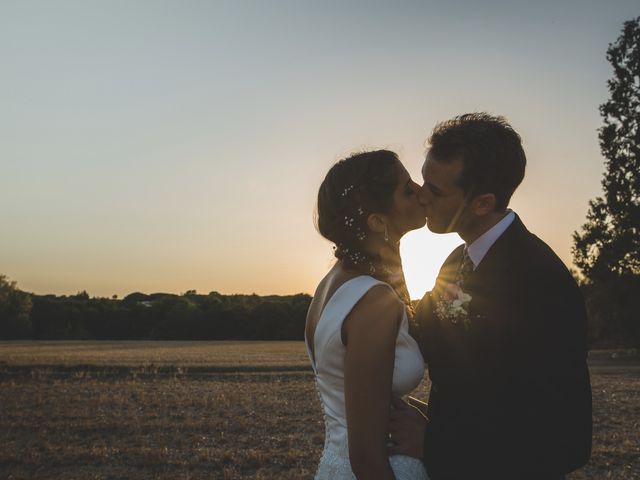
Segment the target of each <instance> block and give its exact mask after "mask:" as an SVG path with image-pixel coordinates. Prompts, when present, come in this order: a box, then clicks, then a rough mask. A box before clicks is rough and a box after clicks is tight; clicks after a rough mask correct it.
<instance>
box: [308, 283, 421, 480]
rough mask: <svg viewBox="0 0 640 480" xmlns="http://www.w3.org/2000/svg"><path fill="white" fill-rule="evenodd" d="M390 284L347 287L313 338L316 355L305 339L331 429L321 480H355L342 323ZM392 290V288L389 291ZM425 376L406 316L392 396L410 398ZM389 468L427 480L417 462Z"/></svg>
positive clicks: (401, 459) (403, 479)
mask: <svg viewBox="0 0 640 480" xmlns="http://www.w3.org/2000/svg"><path fill="white" fill-rule="evenodd" d="M380 284H381V285H387V286H389V285H388V284H386V283H384V282H381V281H379V280H376V279H375V278H373V277H370V276H368V275H361V276H359V277H355V278H352V279H350V280H348V281H346V282H345V283H344V284H342V285H341V286H340V287H339V288H338V289H337V290H336V291H335V293H334V294H333V296H332V297H331V298H330V299H329V300H328V301H327V303H326V305H325V307H324V310H323V311H322V314H321V316H320V319H319V320H318V324H317V326H316V330H315V333H314V336H313V346H314V349H313V351H314V353H315V359H314V355H312V354H311V350H310V348H309V344H308V342H307V340H306V336H305V345H306V346H307V353H308V354H309V359H310V361H311V366H312V367H313V371H314V373H315V379H316V388H317V390H318V394H319V396H320V402H321V403H322V409H323V413H324V423H325V442H324V451H323V452H322V457H321V459H320V464H319V465H318V469H317V471H316V476H315V479H316V480H343V479H355V478H356V477H355V476H354V474H353V472H352V471H351V464H350V462H349V447H348V443H347V419H346V414H345V404H344V355H345V350H346V349H345V346H344V344H343V343H342V336H341V329H342V322H343V321H344V319H345V317H346V316H347V315H348V314H349V312H351V310H352V309H353V307H354V306H355V305H356V303H358V301H359V300H360V299H361V298H362V297H363V296H364V294H365V293H367V292H368V291H369V289H371V288H372V287H373V286H375V285H380ZM389 288H391V286H389ZM423 376H424V360H423V358H422V355H421V353H420V349H419V348H418V345H417V344H416V342H415V340H414V339H413V338H412V337H411V336H410V335H409V324H408V320H407V316H406V314H405V315H404V316H403V318H402V324H401V325H400V329H399V332H398V337H397V339H396V352H395V364H394V367H393V382H392V390H393V392H394V393H395V394H397V395H405V394H407V393H409V392H411V391H412V390H413V389H415V388H416V387H417V386H418V384H419V383H420V382H421V381H422V378H423ZM389 463H390V464H391V468H392V470H393V473H394V475H395V478H396V479H398V480H425V479H427V473H426V471H425V468H424V465H423V464H422V462H421V461H420V460H419V459H417V458H413V457H408V456H404V455H393V456H391V457H389Z"/></svg>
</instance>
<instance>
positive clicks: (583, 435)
mask: <svg viewBox="0 0 640 480" xmlns="http://www.w3.org/2000/svg"><path fill="white" fill-rule="evenodd" d="M462 252H463V246H462V245H461V246H460V247H458V248H457V249H456V250H454V251H453V252H452V253H451V255H450V256H449V258H447V260H446V261H445V263H444V265H443V266H442V268H441V270H440V273H439V275H438V280H437V282H436V287H435V288H434V290H433V291H432V292H429V293H427V295H425V297H424V298H423V299H422V300H421V302H420V304H419V305H418V308H417V312H416V321H417V324H418V331H417V333H416V335H417V336H418V343H419V345H420V348H421V350H422V353H423V355H424V358H425V361H426V363H427V366H428V370H429V376H430V378H431V381H432V387H431V393H430V396H429V407H428V416H429V418H430V422H429V424H428V426H427V430H426V434H425V452H424V455H425V464H426V467H427V471H428V472H429V474H430V476H431V479H432V480H440V479H480V478H487V479H489V478H491V479H492V480H496V479H503V478H504V479H507V478H508V479H510V480H516V479H529V478H531V479H534V478H535V479H536V480H541V479H545V478H554V477H556V478H557V477H559V476H562V475H563V474H564V473H568V472H571V471H573V470H575V469H577V468H579V467H580V466H582V465H584V464H585V463H586V462H587V461H588V459H589V456H590V454H591V428H592V427H591V386H590V380H589V372H588V369H587V363H586V358H587V346H586V329H587V328H586V312H585V305H584V300H583V297H582V294H581V292H580V290H579V288H578V286H577V284H576V282H575V280H574V279H573V277H572V276H571V274H570V273H569V271H568V270H567V268H566V267H565V266H564V264H563V263H562V261H561V260H560V259H559V258H558V257H557V256H556V255H555V253H554V252H553V251H552V250H551V249H550V248H549V247H548V246H547V245H546V244H545V243H544V242H543V241H542V240H540V239H539V238H538V237H536V236H535V235H533V234H532V233H530V232H529V231H528V230H527V229H526V228H525V226H524V225H523V224H522V222H521V220H520V218H519V217H517V216H516V218H515V219H514V221H513V223H512V224H511V225H510V226H509V228H508V229H507V230H506V231H505V232H504V233H503V234H502V236H500V237H499V238H498V240H497V241H496V242H495V243H494V244H493V246H492V247H491V249H490V250H489V251H488V252H487V255H486V256H485V257H484V259H483V260H482V262H481V263H480V265H479V266H478V267H477V268H476V270H475V271H473V272H472V273H471V274H470V275H469V277H468V279H467V280H466V283H465V287H464V291H465V292H466V293H469V294H470V295H471V297H472V300H471V302H470V304H469V312H470V325H469V327H468V328H465V327H464V325H463V324H462V323H461V322H458V323H455V324H454V323H453V322H451V321H449V320H443V319H440V318H439V317H438V315H437V314H436V312H435V300H436V298H437V297H438V295H439V294H440V293H441V292H442V288H443V287H444V285H445V284H446V283H453V281H454V277H455V273H456V270H457V268H458V266H459V265H460V262H461V259H462Z"/></svg>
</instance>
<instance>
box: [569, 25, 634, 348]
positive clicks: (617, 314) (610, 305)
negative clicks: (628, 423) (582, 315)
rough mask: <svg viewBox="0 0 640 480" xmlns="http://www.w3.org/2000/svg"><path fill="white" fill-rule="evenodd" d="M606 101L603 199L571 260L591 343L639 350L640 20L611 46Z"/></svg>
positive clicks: (593, 207)
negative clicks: (610, 343)
mask: <svg viewBox="0 0 640 480" xmlns="http://www.w3.org/2000/svg"><path fill="white" fill-rule="evenodd" d="M607 60H609V62H610V63H611V65H612V66H613V77H612V78H611V79H610V80H609V82H608V89H609V95H610V98H609V100H607V102H605V103H604V104H603V105H601V106H600V113H601V115H602V118H603V123H604V125H603V127H602V128H601V129H600V131H599V138H600V149H601V151H602V154H603V156H604V157H605V159H606V160H605V169H606V171H605V174H604V178H603V180H602V188H603V193H604V194H603V196H602V197H598V198H596V199H595V200H591V201H590V202H589V212H588V214H587V222H586V223H585V224H584V225H583V226H582V230H581V232H574V234H573V240H574V246H573V257H574V261H575V264H576V265H577V266H578V268H580V270H581V271H582V274H583V275H584V285H583V291H584V293H585V295H586V297H587V306H588V309H589V314H590V320H591V326H590V334H591V335H592V341H594V342H601V343H602V341H614V342H616V343H624V344H629V345H635V346H637V345H640V332H639V330H640V327H639V325H640V315H638V313H637V312H638V310H639V307H640V304H639V301H638V299H639V298H640V17H638V18H635V19H633V20H631V21H628V22H625V24H624V28H623V30H622V33H621V35H620V37H618V39H617V40H616V42H615V43H613V44H611V45H609V49H608V50H607Z"/></svg>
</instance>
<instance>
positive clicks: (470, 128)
mask: <svg viewBox="0 0 640 480" xmlns="http://www.w3.org/2000/svg"><path fill="white" fill-rule="evenodd" d="M428 143H429V144H430V148H429V152H428V153H429V154H431V155H432V157H433V158H435V159H436V160H438V161H442V162H449V161H452V160H453V159H454V158H461V160H462V163H463V169H462V173H461V174H460V177H459V178H458V185H460V187H462V189H463V190H464V193H465V196H468V197H469V198H473V197H475V196H477V195H482V194H485V193H493V194H494V195H495V196H496V211H500V212H502V211H504V210H505V209H506V208H507V206H508V205H509V200H511V196H512V195H513V192H515V190H516V188H518V185H520V182H522V179H523V178H524V170H525V166H526V163H527V158H526V156H525V154H524V150H523V148H522V140H521V139H520V135H518V134H517V133H516V131H515V130H514V129H513V127H511V125H509V123H508V122H507V120H506V119H505V118H504V117H502V116H493V115H490V114H488V113H484V112H480V113H466V114H464V115H459V116H457V117H454V118H452V119H450V120H447V121H445V122H441V123H439V124H437V125H436V127H435V128H434V129H433V132H432V133H431V136H430V137H429V139H428Z"/></svg>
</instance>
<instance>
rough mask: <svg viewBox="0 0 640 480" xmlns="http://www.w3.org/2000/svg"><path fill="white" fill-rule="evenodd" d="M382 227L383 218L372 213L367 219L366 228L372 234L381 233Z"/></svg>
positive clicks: (383, 223)
mask: <svg viewBox="0 0 640 480" xmlns="http://www.w3.org/2000/svg"><path fill="white" fill-rule="evenodd" d="M384 225H385V222H384V218H382V216H380V215H378V214H377V213H372V214H371V215H369V216H368V217H367V226H368V227H369V229H370V230H371V231H372V232H376V233H383V232H384Z"/></svg>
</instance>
